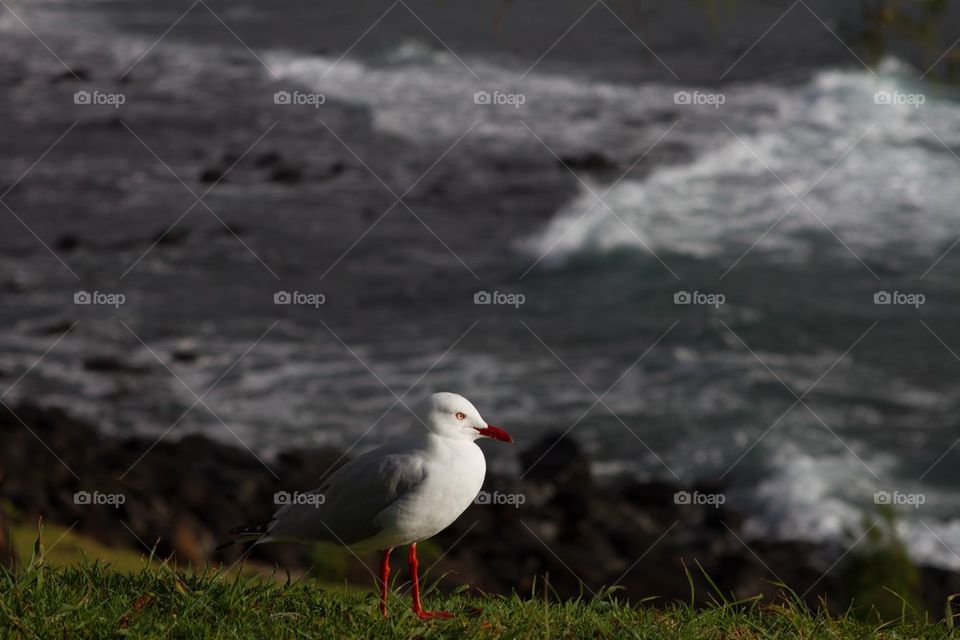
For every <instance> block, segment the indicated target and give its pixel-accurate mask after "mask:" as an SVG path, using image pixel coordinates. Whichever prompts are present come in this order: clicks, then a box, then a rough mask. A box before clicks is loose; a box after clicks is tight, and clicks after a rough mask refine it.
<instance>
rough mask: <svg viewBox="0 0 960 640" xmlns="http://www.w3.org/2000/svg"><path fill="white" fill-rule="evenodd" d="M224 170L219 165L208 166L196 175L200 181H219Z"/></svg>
mask: <svg viewBox="0 0 960 640" xmlns="http://www.w3.org/2000/svg"><path fill="white" fill-rule="evenodd" d="M223 176H224V172H223V169H221V168H220V167H208V168H206V169H204V170H203V171H201V172H200V175H199V176H198V177H199V179H200V182H205V183H208V184H209V183H212V182H221V181H222V180H223Z"/></svg>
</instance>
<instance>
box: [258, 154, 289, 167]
mask: <svg viewBox="0 0 960 640" xmlns="http://www.w3.org/2000/svg"><path fill="white" fill-rule="evenodd" d="M282 162H283V156H281V155H280V153H279V152H278V151H264V152H263V153H261V154H260V155H258V156H257V157H256V158H255V159H254V161H253V166H255V167H256V168H258V169H267V168H270V167H276V166H277V165H279V164H281V163H282Z"/></svg>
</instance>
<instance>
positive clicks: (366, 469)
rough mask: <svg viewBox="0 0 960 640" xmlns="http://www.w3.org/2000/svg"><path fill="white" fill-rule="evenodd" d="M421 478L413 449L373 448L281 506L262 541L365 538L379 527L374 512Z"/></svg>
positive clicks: (421, 468) (344, 542) (420, 462)
mask: <svg viewBox="0 0 960 640" xmlns="http://www.w3.org/2000/svg"><path fill="white" fill-rule="evenodd" d="M425 477H426V470H425V469H424V465H423V460H422V458H421V457H420V456H418V455H416V454H415V453H412V452H410V451H409V450H406V451H397V450H391V448H389V447H380V448H377V449H374V450H372V451H370V452H368V453H366V454H364V455H362V456H359V457H357V458H355V459H354V460H351V461H350V462H348V463H347V464H345V465H344V466H342V467H340V468H339V469H337V471H335V472H334V473H333V474H332V475H331V476H330V477H329V478H327V480H326V481H325V482H324V483H323V484H322V485H321V486H320V487H318V488H317V489H315V490H313V491H311V492H309V493H307V494H301V495H300V496H299V498H297V500H294V501H292V502H291V503H290V504H287V505H284V506H283V507H282V508H281V509H280V510H278V511H277V512H276V513H275V514H274V515H273V520H272V521H271V523H270V525H269V529H268V530H267V535H266V536H265V537H264V538H263V539H262V540H261V542H271V541H278V540H321V541H325V542H331V543H335V544H342V545H347V546H350V545H353V544H356V543H358V542H362V541H364V540H368V539H370V538H372V537H373V536H375V535H376V534H377V533H379V532H380V531H381V530H382V529H383V527H382V525H381V524H380V523H379V522H378V518H377V516H379V515H380V514H381V513H382V512H383V511H384V510H385V509H387V508H388V507H389V506H390V505H392V504H393V503H394V502H395V501H396V500H398V499H399V498H400V497H401V496H403V495H404V494H405V493H407V492H408V491H411V490H413V489H414V488H415V487H416V486H417V485H419V484H420V483H421V482H423V480H424V478H425Z"/></svg>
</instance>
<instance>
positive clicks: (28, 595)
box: [0, 526, 957, 640]
mask: <svg viewBox="0 0 960 640" xmlns="http://www.w3.org/2000/svg"><path fill="white" fill-rule="evenodd" d="M31 536H32V538H33V539H32V541H30V543H29V544H28V542H27V541H28V538H30V537H31ZM12 537H13V538H14V539H15V540H17V541H18V542H19V543H20V544H19V545H18V547H19V549H20V551H21V554H20V562H19V566H18V567H17V568H16V569H13V570H10V569H0V638H7V637H11V638H116V637H132V638H371V639H373V638H447V637H449V638H497V637H507V638H565V637H570V638H574V637H576V638H665V639H666V638H671V639H686V638H704V639H707V638H709V639H716V640H720V639H723V640H727V639H731V640H733V639H736V640H752V639H761V638H763V639H768V638H804V639H807V638H810V639H813V638H830V639H845V638H864V639H867V638H890V639H891V640H892V639H894V638H896V639H901V638H917V639H920V638H951V637H957V636H956V635H955V633H954V630H953V629H952V627H951V625H948V624H946V623H944V622H933V621H927V620H923V619H920V618H919V617H918V616H916V615H914V614H912V613H911V611H910V609H909V608H908V607H907V606H904V610H903V612H902V614H901V615H900V616H899V617H897V618H896V619H894V620H891V621H888V622H885V623H883V622H881V621H880V620H876V621H874V622H868V621H864V619H863V618H864V616H863V612H862V611H860V612H859V615H858V616H854V615H852V614H848V615H839V616H837V615H829V614H827V613H824V612H812V611H810V609H809V608H807V607H806V606H804V605H803V604H801V603H799V602H797V601H796V600H794V599H793V598H792V597H791V596H790V595H789V594H787V595H785V596H784V597H783V598H782V599H781V600H780V601H779V602H764V601H762V600H760V599H755V600H748V601H741V602H730V601H727V600H724V599H723V598H720V597H718V599H717V600H716V603H715V605H714V606H711V607H707V608H694V607H693V606H690V605H687V604H682V603H675V604H672V605H669V606H665V605H663V604H662V603H652V602H650V603H644V604H632V605H631V604H627V603H626V602H624V600H623V598H622V594H620V593H618V592H616V591H609V592H604V593H601V594H599V595H595V596H592V597H589V598H588V597H584V598H581V599H579V600H573V601H566V602H558V601H556V599H554V598H550V597H548V596H549V589H548V588H547V589H544V588H539V589H537V592H538V594H537V597H534V598H527V597H520V596H518V595H512V596H487V595H483V594H467V593H466V592H463V593H460V594H454V595H442V594H438V593H428V594H427V596H426V602H425V604H426V606H427V607H428V608H433V609H442V610H447V611H450V612H452V613H454V614H455V616H456V617H455V618H454V619H453V620H433V621H430V622H422V621H420V620H419V619H418V618H416V617H415V616H414V615H413V614H412V613H411V612H410V611H409V604H410V601H409V597H408V591H409V585H408V583H406V582H404V579H405V575H404V574H403V573H400V575H399V576H397V579H396V580H395V582H394V587H393V591H392V595H391V602H390V608H391V613H392V615H391V616H390V618H388V619H383V618H382V617H381V616H380V613H379V611H378V601H377V596H376V594H375V593H374V591H373V590H372V589H371V590H369V591H362V590H358V588H357V587H358V585H353V586H347V585H339V586H338V585H336V584H332V583H330V582H322V581H320V580H317V579H315V578H314V577H311V578H310V579H301V580H294V581H291V580H290V579H289V578H286V576H285V575H281V576H278V575H277V574H276V573H274V574H273V575H269V574H265V573H264V571H263V567H260V569H259V570H257V571H254V568H253V567H230V568H226V569H221V570H213V569H207V570H198V569H195V568H187V569H183V568H177V567H174V566H171V565H170V564H168V563H165V562H161V561H160V560H159V559H156V558H152V557H144V556H142V555H137V554H134V553H133V552H130V551H116V550H111V549H109V548H108V547H105V546H104V547H100V546H91V544H92V543H91V541H89V540H86V539H84V538H83V537H82V536H77V535H76V534H75V533H73V532H72V531H70V530H69V529H60V528H57V527H52V528H51V527H49V526H48V527H46V528H44V529H43V530H42V532H41V533H40V534H39V536H38V529H37V528H34V529H33V530H32V531H30V530H28V529H26V528H25V527H22V528H21V527H17V528H15V529H14V532H13V536H12ZM41 540H42V541H43V542H42V543H41V542H40V541H41ZM49 540H52V541H53V542H52V543H51V542H49ZM48 546H49V549H48ZM91 550H93V551H99V552H102V553H94V554H93V556H94V557H96V558H97V559H95V560H91V559H90V558H91V555H90V552H91ZM369 586H371V587H372V586H373V584H372V579H371V584H370V585H369ZM945 605H946V603H945Z"/></svg>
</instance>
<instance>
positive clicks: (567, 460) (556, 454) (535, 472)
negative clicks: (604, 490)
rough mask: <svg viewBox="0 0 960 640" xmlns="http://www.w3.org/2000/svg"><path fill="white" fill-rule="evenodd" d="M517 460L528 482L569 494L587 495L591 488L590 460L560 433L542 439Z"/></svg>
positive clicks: (567, 437) (576, 445)
mask: <svg viewBox="0 0 960 640" xmlns="http://www.w3.org/2000/svg"><path fill="white" fill-rule="evenodd" d="M520 461H521V464H522V466H523V475H524V476H525V477H526V478H528V479H529V480H530V481H533V482H543V483H548V484H551V485H553V486H555V487H556V488H557V489H558V490H569V491H571V492H572V493H584V492H589V491H590V489H591V487H592V486H593V479H592V478H591V475H590V461H589V460H588V459H587V457H586V455H585V454H584V453H583V450H582V449H581V448H580V445H579V444H577V443H576V441H574V440H573V439H572V438H570V437H569V436H567V435H565V434H563V433H560V432H554V433H552V434H548V435H546V436H544V437H543V438H541V439H540V440H539V441H537V442H536V443H535V444H534V445H533V446H531V447H530V448H529V449H527V450H525V451H524V452H523V453H521V454H520Z"/></svg>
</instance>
